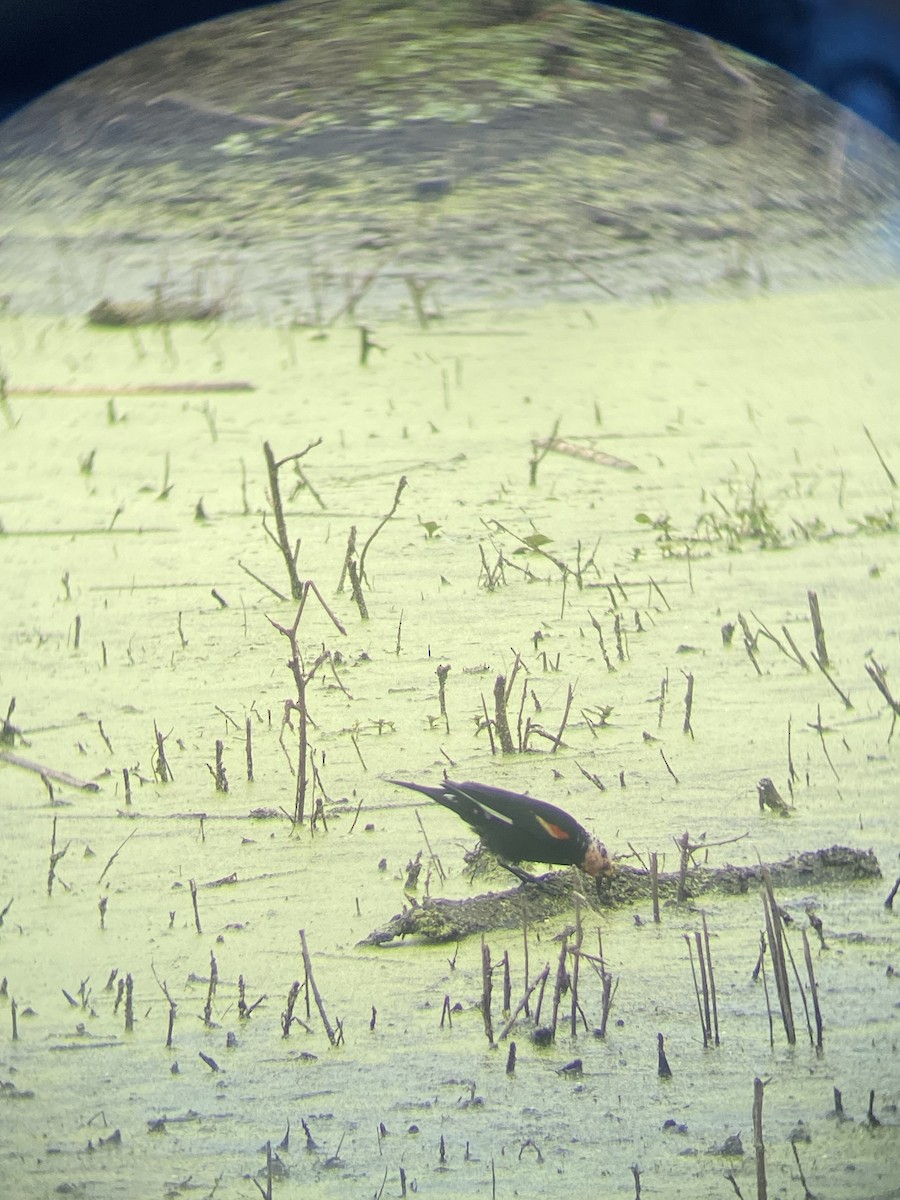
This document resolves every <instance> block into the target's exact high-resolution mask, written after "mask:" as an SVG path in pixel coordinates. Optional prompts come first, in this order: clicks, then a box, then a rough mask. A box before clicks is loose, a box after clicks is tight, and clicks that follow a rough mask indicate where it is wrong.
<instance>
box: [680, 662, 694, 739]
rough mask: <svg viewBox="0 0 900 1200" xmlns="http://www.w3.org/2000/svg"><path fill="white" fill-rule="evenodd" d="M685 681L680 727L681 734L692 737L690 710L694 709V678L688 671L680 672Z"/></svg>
mask: <svg viewBox="0 0 900 1200" xmlns="http://www.w3.org/2000/svg"><path fill="white" fill-rule="evenodd" d="M682 675H684V677H685V679H686V680H687V691H686V692H685V694H684V723H683V724H682V726H681V732H682V733H689V734H690V735H691V737H692V738H693V736H694V731H693V729H692V728H691V709H692V708H693V707H694V676H693V675H692V674H691V673H690V672H689V671H682Z"/></svg>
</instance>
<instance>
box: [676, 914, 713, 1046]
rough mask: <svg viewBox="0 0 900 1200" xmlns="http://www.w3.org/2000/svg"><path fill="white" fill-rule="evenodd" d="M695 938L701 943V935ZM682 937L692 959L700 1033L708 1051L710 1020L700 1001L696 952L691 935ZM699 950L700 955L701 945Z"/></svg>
mask: <svg viewBox="0 0 900 1200" xmlns="http://www.w3.org/2000/svg"><path fill="white" fill-rule="evenodd" d="M694 936H695V937H696V938H697V939H698V942H699V937H700V935H699V934H695V935H694ZM682 937H683V938H684V940H685V943H686V945H687V948H688V958H689V959H690V963H691V976H692V978H693V980H694V996H695V998H696V1000H697V1012H698V1013H699V1014H700V1031H701V1033H702V1034H703V1048H704V1049H706V1047H707V1046H708V1045H709V1020H708V1018H707V1019H706V1020H704V1016H703V1002H702V1001H701V999H700V984H699V982H698V980H697V968H696V966H695V965H694V951H693V947H692V946H691V935H690V934H689V933H684V934H682ZM697 949H698V953H699V944H698V948H697ZM707 1011H708V1010H707Z"/></svg>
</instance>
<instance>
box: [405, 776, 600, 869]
mask: <svg viewBox="0 0 900 1200" xmlns="http://www.w3.org/2000/svg"><path fill="white" fill-rule="evenodd" d="M389 782H390V783H395V784H397V786H398V787H405V788H411V789H412V790H413V791H414V792H421V793H422V794H423V795H424V796H430V797H431V799H432V800H437V802H438V804H443V806H444V808H449V809H451V810H452V811H453V812H455V813H456V815H457V816H458V817H462V819H463V820H464V821H465V822H466V823H467V824H468V825H471V826H472V828H473V829H474V830H475V832H476V833H477V834H478V836H479V837H480V838H481V840H482V842H483V843H484V845H485V846H487V848H488V849H489V850H492V851H493V852H494V854H496V855H497V856H498V858H500V859H505V860H506V861H507V862H512V863H518V862H522V861H525V862H538V863H556V864H558V865H560V866H576V867H581V869H582V871H586V872H587V873H588V875H593V876H594V878H599V877H600V876H607V875H611V874H612V872H613V865H612V861H611V859H610V857H609V854H608V853H607V850H606V847H605V846H604V845H603V843H602V842H601V841H600V840H599V839H598V838H595V837H594V836H593V834H590V833H588V831H587V830H586V829H585V828H584V827H583V826H581V825H579V824H578V822H577V821H576V820H575V818H574V817H570V816H569V814H568V813H567V812H563V810H562V809H561V808H557V807H556V805H555V804H547V803H546V802H545V801H544V800H535V799H534V798H533V797H532V796H520V795H519V794H518V792H507V791H504V790H503V788H496V787H489V786H488V785H487V784H486V783H451V781H450V780H449V779H445V780H444V783H443V785H442V786H441V787H426V786H425V785H423V784H421V783H405V782H404V781H403V780H402V779H391V780H390V781H389Z"/></svg>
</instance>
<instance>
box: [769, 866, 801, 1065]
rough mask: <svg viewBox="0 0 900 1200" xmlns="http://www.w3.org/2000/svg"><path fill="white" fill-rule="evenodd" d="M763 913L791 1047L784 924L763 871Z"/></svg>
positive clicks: (791, 1017) (793, 1038) (793, 1035)
mask: <svg viewBox="0 0 900 1200" xmlns="http://www.w3.org/2000/svg"><path fill="white" fill-rule="evenodd" d="M763 889H764V890H763V911H764V913H765V918H766V934H767V936H768V941H769V952H770V954H771V956H772V972H773V974H774V976H775V988H776V991H777V993H778V1004H779V1007H780V1008H781V1019H782V1022H783V1023H784V1032H785V1036H786V1037H787V1040H788V1045H790V1046H793V1045H795V1044H796V1041H797V1034H796V1032H795V1029H794V1014H793V1010H792V1009H791V990H790V983H789V981H788V973H787V962H786V959H785V952H784V924H783V922H782V920H781V913H780V911H779V908H778V905H777V904H776V903H775V892H774V890H773V888H772V877H771V876H770V875H769V872H768V871H767V870H765V869H763Z"/></svg>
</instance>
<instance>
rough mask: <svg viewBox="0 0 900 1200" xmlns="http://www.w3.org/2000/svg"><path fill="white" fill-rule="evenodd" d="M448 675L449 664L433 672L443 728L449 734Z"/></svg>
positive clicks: (440, 666)
mask: <svg viewBox="0 0 900 1200" xmlns="http://www.w3.org/2000/svg"><path fill="white" fill-rule="evenodd" d="M449 674H450V664H449V663H447V664H446V665H445V664H443V663H441V664H440V665H439V666H438V669H437V670H436V671H435V675H437V681H438V704H439V705H440V706H441V716H442V717H443V718H444V728H445V729H446V731H447V733H449V732H450V718H449V717H448V716H447V676H448V675H449Z"/></svg>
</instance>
